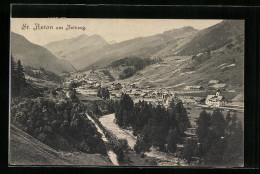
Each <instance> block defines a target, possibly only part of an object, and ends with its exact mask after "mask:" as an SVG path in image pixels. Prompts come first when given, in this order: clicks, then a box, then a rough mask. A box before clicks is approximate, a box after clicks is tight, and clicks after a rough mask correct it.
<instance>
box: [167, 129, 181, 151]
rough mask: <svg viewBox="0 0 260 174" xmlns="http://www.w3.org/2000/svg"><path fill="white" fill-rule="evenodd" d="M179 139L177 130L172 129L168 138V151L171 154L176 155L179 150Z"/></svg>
mask: <svg viewBox="0 0 260 174" xmlns="http://www.w3.org/2000/svg"><path fill="white" fill-rule="evenodd" d="M178 139H179V134H178V131H177V129H176V128H175V129H170V130H169V133H168V136H167V143H168V144H167V149H168V151H169V152H171V153H174V152H176V149H177V142H178Z"/></svg>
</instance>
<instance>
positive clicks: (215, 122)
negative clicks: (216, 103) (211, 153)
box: [211, 109, 226, 138]
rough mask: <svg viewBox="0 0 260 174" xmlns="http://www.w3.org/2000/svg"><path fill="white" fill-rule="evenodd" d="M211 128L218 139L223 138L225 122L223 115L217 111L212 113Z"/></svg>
mask: <svg viewBox="0 0 260 174" xmlns="http://www.w3.org/2000/svg"><path fill="white" fill-rule="evenodd" d="M211 128H212V131H213V132H214V133H215V134H216V136H217V137H218V138H220V137H222V136H224V133H225V128H226V122H225V118H224V116H223V113H222V112H221V111H220V110H219V109H216V110H214V112H213V113H212V117H211Z"/></svg>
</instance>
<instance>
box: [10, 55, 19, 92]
mask: <svg viewBox="0 0 260 174" xmlns="http://www.w3.org/2000/svg"><path fill="white" fill-rule="evenodd" d="M17 79H18V77H17V66H16V63H15V61H14V58H13V56H11V90H12V96H16V95H17V93H18V86H17Z"/></svg>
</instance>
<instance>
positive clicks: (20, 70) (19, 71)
mask: <svg viewBox="0 0 260 174" xmlns="http://www.w3.org/2000/svg"><path fill="white" fill-rule="evenodd" d="M17 78H18V85H19V86H20V88H22V87H24V86H25V84H26V81H25V77H24V69H23V66H22V64H21V61H20V60H18V62H17Z"/></svg>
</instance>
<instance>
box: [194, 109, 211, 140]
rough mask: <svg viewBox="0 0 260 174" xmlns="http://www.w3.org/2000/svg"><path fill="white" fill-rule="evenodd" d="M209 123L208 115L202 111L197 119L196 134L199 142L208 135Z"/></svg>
mask: <svg viewBox="0 0 260 174" xmlns="http://www.w3.org/2000/svg"><path fill="white" fill-rule="evenodd" d="M210 125H211V122H210V114H209V113H207V112H206V111H205V110H203V111H202V112H201V113H200V116H199V118H198V119H197V129H196V133H197V135H198V138H199V141H200V142H202V141H204V140H205V138H206V137H207V135H208V132H209V127H210Z"/></svg>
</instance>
